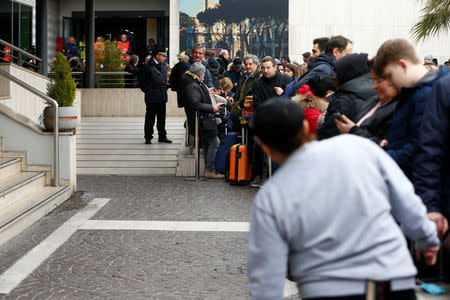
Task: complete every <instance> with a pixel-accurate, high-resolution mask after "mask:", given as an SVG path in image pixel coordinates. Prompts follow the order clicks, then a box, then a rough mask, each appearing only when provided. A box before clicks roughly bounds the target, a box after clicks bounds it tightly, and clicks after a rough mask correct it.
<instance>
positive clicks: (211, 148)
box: [200, 135, 220, 172]
mask: <svg viewBox="0 0 450 300" xmlns="http://www.w3.org/2000/svg"><path fill="white" fill-rule="evenodd" d="M200 139H201V140H202V146H203V156H204V157H205V165H206V169H207V170H209V171H211V172H214V171H215V164H216V152H217V149H218V148H219V144H220V141H219V138H218V137H217V135H215V136H200Z"/></svg>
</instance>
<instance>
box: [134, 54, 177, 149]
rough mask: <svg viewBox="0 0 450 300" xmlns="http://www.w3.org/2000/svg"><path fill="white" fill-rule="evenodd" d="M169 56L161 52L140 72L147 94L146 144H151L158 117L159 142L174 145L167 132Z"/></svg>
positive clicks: (143, 87)
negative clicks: (167, 60)
mask: <svg viewBox="0 0 450 300" xmlns="http://www.w3.org/2000/svg"><path fill="white" fill-rule="evenodd" d="M166 58H167V54H166V53H165V52H163V51H159V52H158V53H157V54H156V55H155V56H154V57H152V58H151V59H150V60H149V62H148V63H147V64H143V65H142V66H141V70H140V81H141V82H140V85H141V90H142V91H143V92H144V93H145V105H146V108H147V111H146V113H145V125H144V133H145V143H146V144H151V143H152V138H153V126H154V125H155V118H156V117H157V118H158V119H157V122H156V128H157V129H158V142H160V143H172V141H171V140H169V139H168V138H167V132H166V128H165V127H166V103H167V65H166V63H165V62H166Z"/></svg>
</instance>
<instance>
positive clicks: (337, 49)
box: [333, 47, 339, 57]
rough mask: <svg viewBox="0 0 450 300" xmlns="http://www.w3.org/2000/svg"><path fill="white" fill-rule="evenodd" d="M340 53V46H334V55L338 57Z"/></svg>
mask: <svg viewBox="0 0 450 300" xmlns="http://www.w3.org/2000/svg"><path fill="white" fill-rule="evenodd" d="M338 53H339V48H338V47H334V48H333V56H334V57H336V55H338Z"/></svg>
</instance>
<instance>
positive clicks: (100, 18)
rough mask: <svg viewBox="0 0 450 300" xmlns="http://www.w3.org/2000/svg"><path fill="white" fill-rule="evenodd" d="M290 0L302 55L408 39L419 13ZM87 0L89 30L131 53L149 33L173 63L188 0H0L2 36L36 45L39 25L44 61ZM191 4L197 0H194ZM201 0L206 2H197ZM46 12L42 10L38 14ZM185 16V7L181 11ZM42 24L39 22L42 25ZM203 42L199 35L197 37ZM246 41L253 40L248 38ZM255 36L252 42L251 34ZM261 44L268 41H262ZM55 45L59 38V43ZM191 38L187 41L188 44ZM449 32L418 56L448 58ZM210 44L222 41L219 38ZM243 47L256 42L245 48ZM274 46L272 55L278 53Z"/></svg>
mask: <svg viewBox="0 0 450 300" xmlns="http://www.w3.org/2000/svg"><path fill="white" fill-rule="evenodd" d="M285 1H286V2H287V3H288V4H287V5H288V16H287V17H288V24H289V27H288V28H285V30H286V31H287V32H288V53H283V54H284V55H286V54H288V56H290V57H291V58H293V59H295V60H298V61H301V54H302V53H303V52H306V51H310V50H311V47H312V45H311V44H312V40H313V39H314V38H316V37H321V36H331V35H338V34H341V35H344V36H346V37H348V38H349V39H350V40H352V41H353V42H354V51H356V52H368V53H369V55H374V54H375V52H376V49H377V48H378V47H379V46H380V44H381V43H382V42H383V41H385V40H387V39H389V38H394V37H402V38H406V39H409V40H412V38H411V33H410V29H411V28H412V26H413V25H414V23H415V22H417V20H418V18H419V16H420V9H421V5H422V4H421V3H420V1H410V0H400V1H394V2H392V1H388V0H382V1H357V0H345V1H339V2H336V1H333V0H325V1H316V2H314V1H312V2H311V1H303V0H302V1H298V0H290V1H289V0H285ZM86 2H88V4H89V3H91V4H92V6H93V7H94V9H95V14H94V15H93V18H94V19H95V22H94V23H95V27H91V28H94V31H95V32H94V33H93V36H94V37H97V36H102V37H104V38H107V39H114V38H118V36H119V35H120V33H127V34H128V35H129V36H132V39H133V43H134V47H135V49H136V54H140V55H143V54H144V53H143V51H144V50H143V49H145V47H146V45H147V41H148V39H149V38H153V39H154V40H155V41H156V43H157V45H158V46H159V47H160V48H164V49H168V50H169V63H170V65H173V64H174V63H176V61H177V59H176V56H177V54H178V53H179V51H180V50H185V49H180V37H181V39H182V40H183V39H186V37H185V36H184V35H183V34H181V36H180V32H181V33H183V30H181V29H180V11H181V10H184V9H185V8H184V6H185V5H184V2H186V3H188V2H189V1H186V0H154V1H146V0H127V1H118V0H86V1H63V0H5V1H2V4H0V15H1V16H2V18H1V21H0V22H1V25H2V28H3V29H2V31H1V33H0V39H3V40H5V41H7V42H9V43H11V44H13V45H15V46H18V47H19V48H22V49H24V50H31V49H32V48H31V47H32V46H37V48H38V51H39V48H41V47H40V45H39V44H40V40H39V37H40V36H41V37H42V31H41V30H40V28H41V27H40V26H41V25H45V28H46V29H47V33H46V45H42V46H45V48H46V53H45V56H47V60H48V61H49V62H50V61H51V58H53V57H54V55H55V52H56V51H57V50H58V49H60V48H61V47H62V45H64V44H65V42H66V40H67V39H68V38H69V36H74V37H75V39H76V40H77V41H80V40H82V39H83V36H85V35H86V34H87V33H88V32H87V29H86V28H87V27H86V16H87V15H86V14H85V11H86ZM193 2H196V1H192V3H193ZM197 2H201V3H202V5H203V6H204V7H203V8H202V9H204V10H206V9H212V8H215V7H216V6H217V2H218V1H210V0H205V1H203V0H201V1H197ZM203 3H204V4H203ZM43 12H45V14H44V13H43ZM181 13H182V14H183V12H182V11H181ZM42 23H45V24H42ZM198 41H199V42H204V39H203V40H201V39H199V40H198ZM250 42H252V40H251V37H250ZM253 42H255V40H253ZM266 42H267V41H266ZM58 43H59V44H58ZM191 43H192V42H191ZM449 45H450V38H449V35H448V34H447V33H445V32H443V33H441V34H440V35H438V36H437V37H432V38H429V39H427V40H426V41H425V42H420V43H417V44H416V46H417V52H418V55H419V56H423V55H425V54H432V55H433V56H434V57H436V58H438V60H439V61H440V62H443V61H444V60H448V58H449V57H450V46H449ZM215 46H221V45H220V44H219V45H217V44H215ZM249 48H250V49H249V50H248V51H252V50H253V49H254V48H252V47H251V45H250V46H249ZM276 53H278V54H279V53H280V51H279V50H278V51H274V53H270V52H269V54H272V55H274V56H276Z"/></svg>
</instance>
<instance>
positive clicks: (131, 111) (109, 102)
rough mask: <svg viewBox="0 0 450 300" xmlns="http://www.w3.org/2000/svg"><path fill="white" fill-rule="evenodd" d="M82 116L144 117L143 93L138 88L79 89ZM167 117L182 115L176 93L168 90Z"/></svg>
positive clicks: (183, 114) (182, 111)
mask: <svg viewBox="0 0 450 300" xmlns="http://www.w3.org/2000/svg"><path fill="white" fill-rule="evenodd" d="M80 91H81V116H82V117H145V110H146V109H145V100H144V93H143V92H142V91H141V90H140V89H80ZM168 97H169V101H168V103H167V116H168V117H184V116H185V113H184V109H182V108H178V106H177V95H176V93H175V92H172V91H168Z"/></svg>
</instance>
